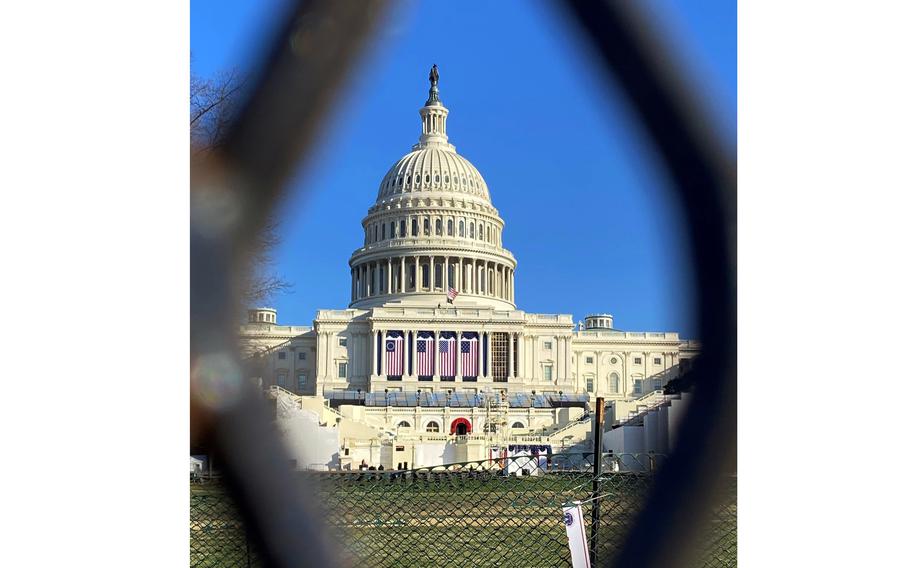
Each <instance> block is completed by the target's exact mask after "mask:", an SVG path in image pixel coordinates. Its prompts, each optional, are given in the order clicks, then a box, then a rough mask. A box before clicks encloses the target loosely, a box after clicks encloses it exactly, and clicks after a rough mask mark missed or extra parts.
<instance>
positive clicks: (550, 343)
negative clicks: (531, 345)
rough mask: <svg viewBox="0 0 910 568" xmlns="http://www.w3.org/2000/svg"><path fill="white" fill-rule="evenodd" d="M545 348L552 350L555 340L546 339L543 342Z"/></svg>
mask: <svg viewBox="0 0 910 568" xmlns="http://www.w3.org/2000/svg"><path fill="white" fill-rule="evenodd" d="M543 348H544V349H546V350H547V351H552V350H553V342H552V341H544V342H543Z"/></svg>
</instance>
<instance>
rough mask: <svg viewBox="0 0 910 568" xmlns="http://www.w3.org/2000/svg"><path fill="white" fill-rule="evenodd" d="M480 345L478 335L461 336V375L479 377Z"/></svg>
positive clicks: (467, 334) (466, 334)
mask: <svg viewBox="0 0 910 568" xmlns="http://www.w3.org/2000/svg"><path fill="white" fill-rule="evenodd" d="M478 343H479V341H478V340H477V334H476V333H465V334H464V335H462V336H461V349H460V352H461V375H462V376H463V377H476V376H477V370H478V365H477V353H478V348H477V345H478Z"/></svg>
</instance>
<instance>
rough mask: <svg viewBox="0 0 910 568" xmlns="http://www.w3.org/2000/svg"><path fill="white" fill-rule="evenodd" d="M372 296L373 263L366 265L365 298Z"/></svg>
mask: <svg viewBox="0 0 910 568" xmlns="http://www.w3.org/2000/svg"><path fill="white" fill-rule="evenodd" d="M372 295H373V263H372V262H368V263H367V289H366V296H367V298H369V297H370V296H372Z"/></svg>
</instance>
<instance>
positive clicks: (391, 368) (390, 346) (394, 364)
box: [385, 335, 404, 377]
mask: <svg viewBox="0 0 910 568" xmlns="http://www.w3.org/2000/svg"><path fill="white" fill-rule="evenodd" d="M385 368H386V375H388V376H390V377H400V376H401V375H403V374H404V337H402V336H400V335H398V336H395V337H392V336H389V337H387V338H386V340H385Z"/></svg>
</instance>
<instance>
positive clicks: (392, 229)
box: [389, 221, 395, 239]
mask: <svg viewBox="0 0 910 568" xmlns="http://www.w3.org/2000/svg"><path fill="white" fill-rule="evenodd" d="M389 238H390V239H394V238H395V221H392V222H391V223H389Z"/></svg>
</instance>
